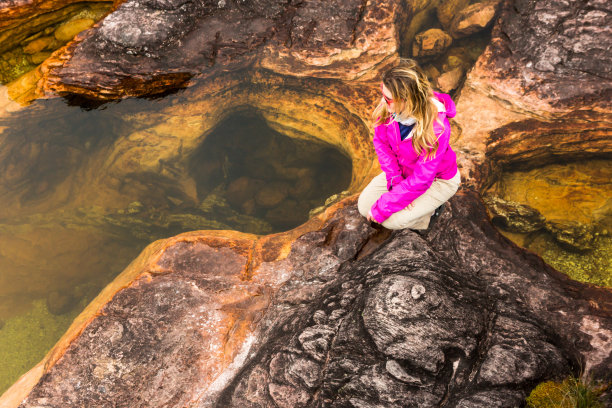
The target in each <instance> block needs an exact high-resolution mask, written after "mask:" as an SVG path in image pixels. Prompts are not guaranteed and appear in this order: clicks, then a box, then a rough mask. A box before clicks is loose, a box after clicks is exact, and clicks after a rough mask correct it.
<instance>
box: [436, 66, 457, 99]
mask: <svg viewBox="0 0 612 408" xmlns="http://www.w3.org/2000/svg"><path fill="white" fill-rule="evenodd" d="M463 73H464V71H463V69H462V68H461V67H457V68H453V69H452V70H450V71H448V72H444V73H443V74H442V75H440V76H439V77H438V79H437V80H436V85H437V87H438V88H439V89H440V90H441V91H442V92H444V93H449V92H450V91H452V90H454V89H457V87H458V86H459V83H460V82H461V79H462V78H463Z"/></svg>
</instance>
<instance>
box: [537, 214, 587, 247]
mask: <svg viewBox="0 0 612 408" xmlns="http://www.w3.org/2000/svg"><path fill="white" fill-rule="evenodd" d="M545 226H546V229H547V230H548V231H549V232H550V233H551V234H552V235H553V236H554V237H555V239H556V240H557V241H558V242H559V243H560V244H562V245H563V246H565V247H569V248H570V249H573V250H575V251H587V250H589V249H592V248H593V240H594V239H595V234H596V227H595V225H586V224H582V223H580V222H577V221H560V220H547V221H546V224H545Z"/></svg>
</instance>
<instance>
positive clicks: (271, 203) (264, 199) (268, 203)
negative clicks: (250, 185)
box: [255, 182, 289, 208]
mask: <svg viewBox="0 0 612 408" xmlns="http://www.w3.org/2000/svg"><path fill="white" fill-rule="evenodd" d="M288 194H289V184H287V183H283V182H275V183H270V184H267V185H265V186H263V187H262V188H261V190H260V191H259V192H258V193H257V194H256V195H255V202H256V203H257V205H261V206H262V207H265V208H270V207H275V206H277V205H278V204H280V203H281V202H282V201H283V200H284V199H285V198H286V197H287V195H288Z"/></svg>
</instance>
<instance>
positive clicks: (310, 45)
mask: <svg viewBox="0 0 612 408" xmlns="http://www.w3.org/2000/svg"><path fill="white" fill-rule="evenodd" d="M218 4H219V3H218V2H176V3H175V2H166V3H164V6H163V7H161V6H158V5H156V3H151V2H149V1H145V0H143V1H138V0H131V1H127V2H124V3H122V4H120V5H118V6H117V7H116V10H114V11H113V12H112V13H111V14H109V15H108V16H106V17H105V18H104V20H103V21H102V23H100V25H99V27H96V28H94V29H93V30H91V32H88V33H87V34H86V35H84V37H83V38H82V39H80V40H79V41H78V42H76V43H74V44H72V45H71V46H70V47H68V48H67V49H65V50H64V51H63V54H62V55H58V59H56V60H54V61H50V62H49V63H48V65H47V66H48V69H47V70H45V78H46V79H45V81H44V84H41V90H40V92H41V93H49V94H56V95H57V94H62V93H65V92H71V93H79V94H82V95H86V96H88V97H89V98H96V99H103V100H109V99H117V98H121V97H124V96H127V95H134V96H136V95H143V94H152V93H153V94H154V93H160V92H164V91H166V90H170V89H177V88H182V87H184V86H185V84H186V81H188V80H189V78H191V77H193V76H195V75H198V76H204V77H208V76H212V75H215V74H217V73H219V72H228V70H234V69H240V68H244V67H246V66H252V64H254V65H256V66H258V67H260V68H263V69H266V70H270V71H272V72H277V73H279V74H281V75H283V76H294V75H297V76H303V77H324V78H338V79H340V78H342V80H344V79H346V78H351V79H358V78H359V80H367V79H370V80H372V79H374V77H375V76H376V75H375V73H374V72H373V71H371V68H372V67H374V66H376V67H378V66H379V65H380V64H382V66H386V65H388V64H391V63H392V61H390V60H387V57H388V56H389V55H390V54H392V53H393V52H394V51H395V50H396V49H397V46H398V45H397V39H396V31H395V29H394V20H395V18H396V13H397V10H398V9H399V7H397V1H396V0H385V1H383V2H382V3H377V4H373V3H372V4H369V3H364V2H362V1H360V0H341V1H340V2H334V3H330V2H319V1H313V0H309V1H307V2H303V3H300V4H299V5H296V4H293V3H286V2H283V1H279V0H265V1H264V0H260V1H257V2H233V1H232V2H224V3H223V4H224V6H223V7H219V6H218ZM143 27H147V29H146V30H144V29H143ZM202 39H205V40H204V41H203V40H202ZM100 55H105V56H106V57H105V58H100ZM68 59H69V60H71V63H70V67H68V66H67V65H66V66H65V69H64V68H63V67H64V63H65V61H67V60H68ZM92 64H93V65H92ZM117 64H120V66H121V68H118V65H117ZM92 71H94V72H96V75H94V76H95V79H94V78H90V79H86V78H85V76H86V75H85V74H84V72H92ZM119 71H121V72H124V73H125V74H126V75H128V76H129V77H130V78H131V81H129V84H128V82H126V81H119V82H123V84H120V83H119V82H117V78H116V77H115V74H114V73H116V72H119ZM364 73H366V76H365V77H364V76H363V75H364ZM64 81H65V82H64ZM77 83H78V85H77ZM68 84H70V85H68Z"/></svg>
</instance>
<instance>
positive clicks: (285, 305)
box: [21, 191, 612, 408]
mask: <svg viewBox="0 0 612 408" xmlns="http://www.w3.org/2000/svg"><path fill="white" fill-rule="evenodd" d="M449 207H450V208H449V209H448V210H447V211H445V212H444V213H443V214H442V215H441V216H440V217H439V218H438V220H437V221H436V222H435V224H434V225H433V226H432V227H431V228H430V230H429V231H428V232H427V233H426V234H424V235H419V234H417V233H415V232H412V231H410V230H404V231H399V232H394V233H392V234H390V235H389V234H388V233H387V232H383V230H377V229H375V228H372V227H370V225H369V224H368V223H367V222H366V221H365V220H364V219H363V218H362V217H361V216H360V215H359V214H358V212H357V209H356V207H355V205H354V198H352V199H347V200H345V201H344V202H343V204H342V205H339V206H338V207H337V208H336V210H335V212H333V213H331V214H330V215H329V217H328V218H327V221H326V222H325V223H323V224H322V225H321V227H320V228H316V229H314V230H312V231H311V232H307V233H305V234H303V235H301V236H300V237H299V238H297V239H295V240H294V241H293V243H292V244H291V249H290V252H289V253H288V255H287V256H286V257H285V258H282V257H279V256H278V246H275V245H272V246H270V245H267V244H265V243H263V244H259V243H257V242H255V244H254V245H253V244H250V243H249V242H250V241H249V239H243V240H242V241H241V240H238V239H236V240H234V241H233V243H232V244H231V245H230V244H228V243H227V242H221V241H219V240H217V241H215V240H211V239H208V240H206V239H203V238H202V239H198V238H197V236H196V235H193V234H192V235H189V237H190V240H186V239H183V240H178V241H176V242H175V243H174V244H172V245H170V246H167V247H166V249H164V250H163V252H162V253H161V254H160V256H158V257H157V258H156V259H157V261H156V263H155V265H156V268H157V269H155V273H153V272H151V273H148V274H145V275H143V276H142V277H141V278H139V279H137V280H135V281H134V282H132V283H131V284H130V285H129V286H128V287H126V288H125V289H123V290H120V291H119V292H118V293H117V294H116V295H115V296H114V297H113V298H112V299H111V300H110V301H109V302H108V303H107V304H106V305H105V306H104V308H103V309H102V311H101V314H100V315H99V316H98V317H97V318H95V319H94V320H93V321H92V322H91V323H90V324H89V325H88V326H87V327H86V328H85V329H84V331H83V332H82V334H81V335H79V336H77V337H75V339H74V340H73V341H72V343H71V344H70V346H69V347H68V348H67V349H66V350H65V352H64V354H63V355H62V356H61V357H60V358H59V359H58V360H57V362H56V363H55V364H54V365H53V366H52V367H49V369H48V371H47V372H46V374H45V375H44V376H43V377H42V378H41V380H40V381H39V383H38V384H37V385H36V386H35V387H34V389H33V390H32V391H31V393H30V394H29V396H28V397H27V398H26V399H25V400H24V401H23V403H22V404H21V407H35V406H60V405H62V406H66V405H68V406H71V405H75V404H85V405H88V406H94V405H95V406H100V407H111V406H130V407H145V406H168V407H179V406H194V407H275V406H276V407H315V406H328V407H349V406H354V407H382V406H384V407H406V406H415V407H431V406H449V407H465V408H468V407H470V408H474V407H483V408H484V407H514V406H520V405H521V404H522V403H523V401H524V398H525V397H526V396H527V395H528V393H529V392H530V391H531V389H532V388H533V387H534V386H535V385H536V384H537V383H539V382H542V381H545V380H549V379H559V378H562V377H564V376H566V375H567V374H569V373H570V372H572V373H575V374H578V371H579V370H580V367H583V368H584V369H585V370H586V371H587V372H588V373H590V374H592V375H593V376H595V377H596V378H600V379H607V380H610V379H612V378H610V372H611V370H610V367H611V365H612V356H611V351H612V343H611V342H612V336H607V334H609V333H611V332H612V307H611V305H612V294H611V293H610V291H609V290H605V289H602V288H597V287H594V286H590V285H585V284H581V283H578V282H575V281H570V280H569V279H567V278H566V277H565V276H564V275H562V274H560V273H558V272H556V271H554V270H553V269H551V268H549V267H547V266H546V265H545V264H544V263H543V262H542V261H541V260H540V259H539V258H538V257H536V256H534V255H531V254H529V253H527V252H526V251H524V250H522V249H520V248H518V247H515V246H513V245H511V244H509V243H508V241H507V240H505V239H504V238H503V237H502V236H501V235H499V234H498V233H497V231H496V230H495V229H494V228H493V227H492V226H491V224H490V223H489V221H488V219H487V216H486V213H485V210H484V207H483V205H482V203H481V202H480V200H479V199H478V198H477V196H476V195H475V194H474V193H472V192H469V191H467V192H460V193H459V194H458V195H456V196H455V197H453V199H451V201H450V204H449ZM151 271H153V269H151Z"/></svg>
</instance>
